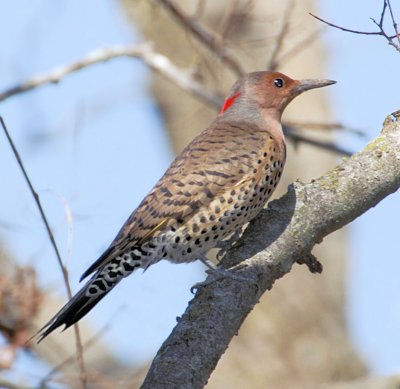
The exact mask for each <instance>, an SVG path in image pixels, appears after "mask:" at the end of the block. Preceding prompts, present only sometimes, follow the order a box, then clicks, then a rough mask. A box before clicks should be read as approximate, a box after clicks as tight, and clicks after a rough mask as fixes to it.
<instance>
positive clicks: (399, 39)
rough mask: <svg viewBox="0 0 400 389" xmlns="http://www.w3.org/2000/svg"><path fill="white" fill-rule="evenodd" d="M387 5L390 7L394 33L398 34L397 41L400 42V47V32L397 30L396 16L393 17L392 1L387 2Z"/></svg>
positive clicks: (387, 0)
mask: <svg viewBox="0 0 400 389" xmlns="http://www.w3.org/2000/svg"><path fill="white" fill-rule="evenodd" d="M386 3H387V5H388V7H389V12H390V17H391V19H392V23H393V29H394V31H395V33H396V37H397V41H398V42H399V46H400V34H399V30H398V29H397V22H396V19H395V18H394V15H393V10H392V5H391V4H390V0H386V1H385V4H386Z"/></svg>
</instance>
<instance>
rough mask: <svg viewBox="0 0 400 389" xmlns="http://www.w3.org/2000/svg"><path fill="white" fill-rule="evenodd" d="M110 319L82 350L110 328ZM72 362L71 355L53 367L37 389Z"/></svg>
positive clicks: (112, 316) (43, 386)
mask: <svg viewBox="0 0 400 389" xmlns="http://www.w3.org/2000/svg"><path fill="white" fill-rule="evenodd" d="M114 317H115V315H111V317H110V318H112V319H114ZM111 324H112V323H111V319H110V322H108V323H106V324H105V325H104V326H103V328H101V329H100V330H99V331H98V332H97V333H96V334H95V335H94V336H92V337H91V338H90V339H89V340H88V341H86V342H85V343H84V344H83V349H85V350H87V349H89V348H90V347H92V346H93V345H94V344H95V343H96V342H97V341H98V340H99V338H100V336H101V335H102V334H104V333H105V332H106V331H107V330H108V329H109V328H110V326H111ZM73 361H74V356H73V355H71V356H69V357H67V358H66V359H64V361H62V362H61V363H59V364H58V365H57V366H54V367H53V368H52V369H51V370H50V371H49V372H48V373H47V375H46V376H44V377H43V378H42V380H41V381H40V384H39V386H38V388H39V389H45V388H46V385H47V383H48V382H49V381H50V380H51V378H52V377H53V376H54V374H56V373H57V372H58V371H60V370H61V369H63V368H65V367H66V366H68V365H69V364H70V363H72V362H73Z"/></svg>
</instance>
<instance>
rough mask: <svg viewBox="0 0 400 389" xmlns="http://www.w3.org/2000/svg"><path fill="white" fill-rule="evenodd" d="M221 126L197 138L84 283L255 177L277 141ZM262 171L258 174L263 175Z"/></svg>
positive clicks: (266, 135)
mask: <svg viewBox="0 0 400 389" xmlns="http://www.w3.org/2000/svg"><path fill="white" fill-rule="evenodd" d="M246 126H247V127H245V128H246V130H243V125H240V124H236V125H231V124H224V123H219V124H218V128H216V127H215V126H214V127H213V126H210V127H209V128H208V129H207V130H205V131H204V132H203V133H201V134H200V135H199V136H198V137H197V138H195V139H194V140H193V141H192V142H191V143H190V144H189V145H188V146H187V147H186V148H185V149H184V150H183V152H182V153H181V155H180V156H178V157H177V158H176V159H175V161H174V162H173V163H172V164H171V166H170V167H169V168H168V170H167V171H166V172H165V174H164V176H163V177H161V179H160V180H159V181H158V183H157V184H156V186H155V187H154V188H153V189H152V190H151V192H150V193H149V194H148V195H147V196H146V197H145V198H144V200H143V201H142V202H141V204H140V205H139V206H138V208H137V209H136V210H135V211H134V212H133V213H132V214H131V216H130V217H129V219H128V220H127V221H126V222H125V224H124V225H123V227H122V228H121V230H120V232H119V233H118V235H117V237H116V238H115V239H114V241H113V242H112V243H111V245H110V247H109V248H108V249H107V250H106V251H105V252H104V254H103V255H102V256H101V257H100V258H99V259H98V260H97V261H96V262H95V263H94V264H93V265H92V266H90V268H89V269H88V270H87V271H86V272H85V273H84V274H83V275H82V278H81V279H83V278H85V277H86V276H87V275H89V274H90V273H92V272H93V271H95V270H96V269H98V268H102V267H104V265H105V264H106V263H108V262H109V261H110V260H112V259H113V258H115V257H116V256H118V255H120V254H122V253H123V252H125V251H127V250H128V249H130V248H131V247H135V246H136V247H137V246H139V245H141V244H143V243H145V242H146V241H147V240H148V239H150V238H151V237H154V236H157V234H159V233H161V232H162V231H164V230H165V229H166V227H168V226H171V225H177V224H178V225H179V224H184V223H185V221H186V220H187V219H188V218H190V217H191V216H192V215H193V214H194V213H195V212H197V211H198V210H199V209H200V208H203V207H207V206H208V204H209V203H210V202H211V201H212V200H213V199H214V198H215V197H216V196H219V195H221V194H222V193H224V192H225V191H227V190H232V189H234V188H235V187H236V186H238V185H240V184H241V183H243V182H244V181H246V180H247V179H251V178H253V177H254V175H255V173H254V171H253V169H254V160H256V161H257V158H258V157H257V155H258V154H260V153H262V150H265V149H268V150H271V152H272V149H273V148H275V147H276V142H275V140H273V139H272V138H271V137H270V136H269V134H268V133H267V132H265V131H259V130H258V131H257V128H255V129H254V131H249V129H248V127H249V125H248V124H247V123H246ZM262 173H263V172H260V174H262Z"/></svg>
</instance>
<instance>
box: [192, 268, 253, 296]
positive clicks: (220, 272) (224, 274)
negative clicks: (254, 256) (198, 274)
mask: <svg viewBox="0 0 400 389" xmlns="http://www.w3.org/2000/svg"><path fill="white" fill-rule="evenodd" d="M246 266H247V265H246V264H239V265H237V266H235V267H233V268H230V269H221V268H217V267H215V266H214V267H213V268H210V269H208V270H206V273H207V274H208V277H207V279H206V280H205V281H202V282H197V283H196V284H194V285H193V286H192V287H191V288H190V292H191V293H194V291H195V290H197V289H200V288H204V287H205V286H207V285H209V284H212V283H213V282H216V281H219V280H222V279H226V278H229V279H231V280H235V281H238V282H250V283H252V284H255V283H256V282H257V280H256V277H255V276H243V275H239V274H235V272H236V271H238V270H240V269H243V268H244V267H246Z"/></svg>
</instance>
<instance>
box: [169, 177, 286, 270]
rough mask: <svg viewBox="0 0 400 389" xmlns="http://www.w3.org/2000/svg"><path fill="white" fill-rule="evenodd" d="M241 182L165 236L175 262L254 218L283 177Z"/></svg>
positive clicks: (197, 253) (203, 251) (204, 250)
mask: <svg viewBox="0 0 400 389" xmlns="http://www.w3.org/2000/svg"><path fill="white" fill-rule="evenodd" d="M270 177H271V176H269V178H268V180H267V179H265V178H263V179H262V180H261V181H259V182H251V183H250V184H249V185H247V186H246V185H243V186H239V187H237V188H235V189H232V190H230V191H229V192H227V193H224V194H223V195H221V196H219V197H217V198H215V199H214V200H212V201H211V203H210V204H209V206H208V207H207V208H204V209H200V210H199V212H197V213H196V214H194V215H193V216H192V218H191V219H189V220H187V221H186V222H185V223H184V225H182V226H180V227H178V228H177V230H176V231H174V232H171V231H169V232H168V233H167V234H168V237H167V238H166V240H165V253H166V254H165V258H166V259H169V260H170V261H172V262H174V263H182V262H192V261H194V260H196V259H198V258H199V257H201V256H202V255H205V254H206V253H207V252H208V251H209V250H210V249H212V248H214V247H215V246H216V245H217V243H218V242H219V241H221V240H224V239H226V238H228V237H229V236H230V235H231V234H233V233H234V232H235V231H236V230H238V229H240V228H241V227H242V226H243V225H245V224H246V223H248V222H249V221H251V220H252V219H253V218H254V217H255V216H257V214H258V213H259V212H260V211H261V209H262V208H263V207H264V206H265V204H266V202H267V200H268V199H269V197H270V196H271V193H272V192H273V190H274V189H275V187H276V185H277V184H278V181H279V176H276V178H274V179H273V180H272V181H271V180H270Z"/></svg>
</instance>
